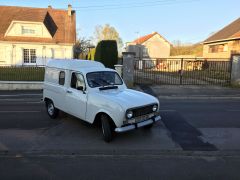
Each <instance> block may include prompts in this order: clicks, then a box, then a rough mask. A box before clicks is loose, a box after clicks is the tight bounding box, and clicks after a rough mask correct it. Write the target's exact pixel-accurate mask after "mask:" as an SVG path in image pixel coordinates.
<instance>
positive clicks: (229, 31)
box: [203, 18, 240, 59]
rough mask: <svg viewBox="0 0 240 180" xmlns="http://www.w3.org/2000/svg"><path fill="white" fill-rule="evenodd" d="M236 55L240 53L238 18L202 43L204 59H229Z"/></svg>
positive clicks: (239, 19)
mask: <svg viewBox="0 0 240 180" xmlns="http://www.w3.org/2000/svg"><path fill="white" fill-rule="evenodd" d="M237 53H240V18H238V19H237V20H235V21H234V22H232V23H231V24H229V25H227V26H226V27H224V28H223V29H221V30H220V31H218V32H217V33H215V34H213V35H212V36H210V37H209V38H208V39H206V40H205V41H204V42H203V57H204V58H224V59H229V58H230V57H231V55H232V54H237Z"/></svg>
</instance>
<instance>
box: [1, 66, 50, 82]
mask: <svg viewBox="0 0 240 180" xmlns="http://www.w3.org/2000/svg"><path fill="white" fill-rule="evenodd" d="M44 72H45V68H44V67H0V81H43V80H44Z"/></svg>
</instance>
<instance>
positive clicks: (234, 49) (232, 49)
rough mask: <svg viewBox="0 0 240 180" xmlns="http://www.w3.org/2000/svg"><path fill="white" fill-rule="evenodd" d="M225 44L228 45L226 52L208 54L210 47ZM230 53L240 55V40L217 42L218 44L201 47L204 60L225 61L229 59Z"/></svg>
mask: <svg viewBox="0 0 240 180" xmlns="http://www.w3.org/2000/svg"><path fill="white" fill-rule="evenodd" d="M225 43H226V44H227V45H228V50H227V51H226V52H216V53H211V52H209V48H210V46H212V45H219V44H225ZM232 53H240V40H235V41H226V42H218V43H211V44H204V45H203V57H204V58H226V59H229V58H231V54H232Z"/></svg>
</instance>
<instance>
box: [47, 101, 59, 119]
mask: <svg viewBox="0 0 240 180" xmlns="http://www.w3.org/2000/svg"><path fill="white" fill-rule="evenodd" d="M46 109H47V113H48V115H49V117H50V118H52V119H55V118H56V117H57V116H58V113H59V110H58V109H57V108H55V106H54V104H53V102H52V101H51V100H47V101H46Z"/></svg>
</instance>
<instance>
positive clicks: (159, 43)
mask: <svg viewBox="0 0 240 180" xmlns="http://www.w3.org/2000/svg"><path fill="white" fill-rule="evenodd" d="M142 45H143V46H145V48H146V49H147V54H148V56H149V57H150V58H167V57H169V56H170V48H171V46H170V44H169V43H168V42H166V41H165V40H164V39H162V38H161V37H159V35H156V36H153V37H152V38H150V39H149V40H148V41H146V42H144V43H143V44H142Z"/></svg>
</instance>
